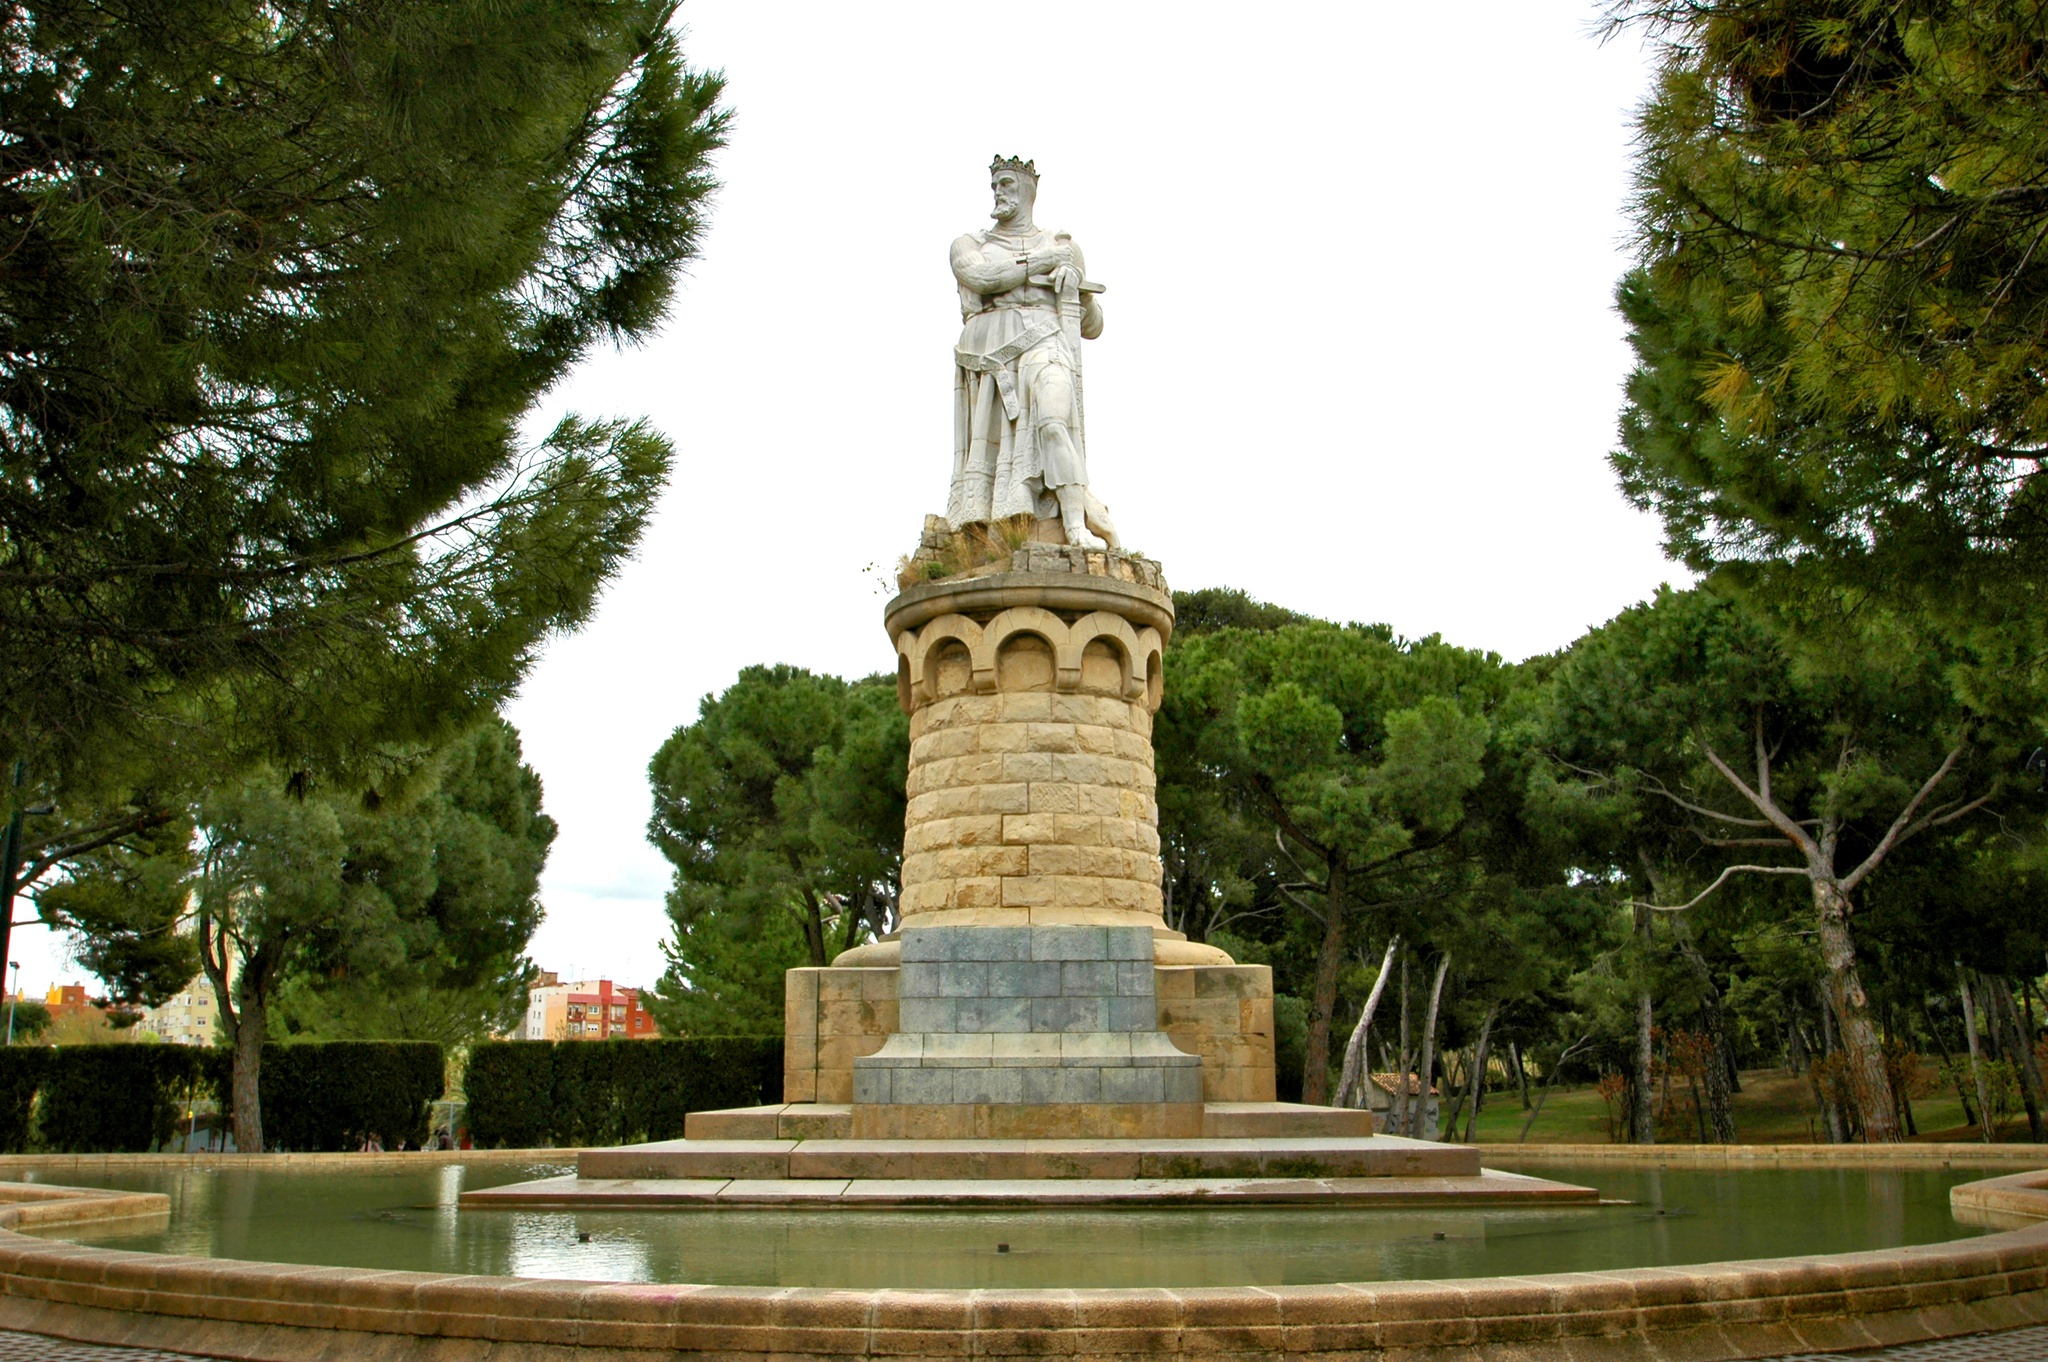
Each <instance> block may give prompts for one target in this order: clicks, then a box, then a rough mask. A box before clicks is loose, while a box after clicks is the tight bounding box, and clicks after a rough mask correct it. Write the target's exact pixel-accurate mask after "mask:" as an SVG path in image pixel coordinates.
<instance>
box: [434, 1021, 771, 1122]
mask: <svg viewBox="0 0 2048 1362" xmlns="http://www.w3.org/2000/svg"><path fill="white" fill-rule="evenodd" d="M463 1086H464V1092H465V1094H466V1095H467V1097H468V1099H469V1128H470V1134H471V1136H472V1138H473V1139H474V1140H475V1141H476V1143H477V1145H478V1146H479V1147H482V1148H510V1149H537V1148H544V1147H549V1146H556V1147H564V1146H586V1145H615V1144H629V1143H635V1142H638V1141H643V1140H668V1139H677V1138H680V1137H681V1136H682V1134H683V1118H684V1116H685V1115H686V1114H688V1113H689V1112H692V1111H717V1110H722V1109H724V1108H727V1107H748V1106H758V1105H760V1104H762V1103H765V1102H775V1101H778V1100H780V1098H781V1093H782V1042H781V1041H780V1040H779V1039H771V1038H764V1037H758V1036H691V1037H687V1038H685V1039H681V1040H670V1039H661V1040H636V1041H624V1040H622V1041H525V1040H520V1041H491V1042H487V1043H485V1044H482V1045H478V1046H477V1047H476V1048H475V1049H474V1050H473V1051H471V1052H470V1057H469V1070H468V1073H467V1075H466V1076H465V1078H464V1081H463Z"/></svg>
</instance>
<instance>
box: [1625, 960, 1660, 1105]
mask: <svg viewBox="0 0 2048 1362" xmlns="http://www.w3.org/2000/svg"><path fill="white" fill-rule="evenodd" d="M1655 1021H1656V1018H1655V1016H1654V1014H1653V1013H1652V1011H1651V1007H1650V991H1649V990H1648V989H1644V990H1643V991H1642V992H1640V993H1638V994H1637V995H1636V1055H1635V1061H1636V1062H1635V1073H1634V1075H1633V1081H1632V1082H1631V1083H1630V1084H1629V1112H1628V1123H1629V1136H1630V1138H1631V1139H1633V1140H1634V1141H1635V1142H1636V1143H1637V1144H1655V1143H1657V1115H1656V1111H1655V1108H1654V1106H1653V1103H1652V1097H1653V1094H1652V1092H1651V1087H1650V1073H1651V1064H1650V1061H1651V1058H1652V1055H1651V1052H1650V1045H1651V1033H1652V1031H1653V1030H1654V1029H1655Z"/></svg>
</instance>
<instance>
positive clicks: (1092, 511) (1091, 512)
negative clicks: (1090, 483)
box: [1081, 487, 1124, 549]
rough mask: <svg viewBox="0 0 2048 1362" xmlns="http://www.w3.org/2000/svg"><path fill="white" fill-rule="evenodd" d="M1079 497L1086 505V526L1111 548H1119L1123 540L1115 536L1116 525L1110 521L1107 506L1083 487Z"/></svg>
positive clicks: (1122, 544)
mask: <svg viewBox="0 0 2048 1362" xmlns="http://www.w3.org/2000/svg"><path fill="white" fill-rule="evenodd" d="M1081 497H1082V500H1083V502H1084V504H1085V506H1086V508H1087V509H1086V512H1085V523H1086V524H1087V526H1088V528H1089V529H1091V530H1093V531H1095V533H1097V534H1099V535H1101V536H1102V540H1103V542H1104V543H1106V544H1108V545H1109V546H1110V547H1111V548H1113V549H1120V548H1122V547H1123V546H1124V541H1123V540H1121V539H1119V538H1117V534H1116V526H1115V525H1113V524H1111V523H1110V519H1109V507H1107V506H1104V505H1103V504H1102V503H1101V502H1099V501H1097V500H1096V499H1095V494H1094V493H1093V492H1091V491H1089V490H1088V489H1087V488H1085V487H1083V488H1082V489H1081Z"/></svg>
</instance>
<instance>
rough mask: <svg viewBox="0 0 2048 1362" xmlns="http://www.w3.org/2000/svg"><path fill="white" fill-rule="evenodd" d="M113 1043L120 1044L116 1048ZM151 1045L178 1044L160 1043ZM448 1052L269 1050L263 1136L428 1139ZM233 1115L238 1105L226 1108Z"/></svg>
mask: <svg viewBox="0 0 2048 1362" xmlns="http://www.w3.org/2000/svg"><path fill="white" fill-rule="evenodd" d="M110 1048H112V1047H110ZM147 1048H151V1049H171V1048H174V1047H171V1046H152V1047H147ZM443 1063H444V1056H443V1052H442V1049H441V1047H440V1046H439V1045H436V1044H433V1043H432V1042H428V1041H333V1042H329V1043H325V1044H322V1043H318V1042H309V1041H299V1042H295V1043H293V1044H289V1045H266V1046H264V1047H263V1079H262V1082H263V1087H262V1101H263V1135H264V1139H265V1140H266V1141H267V1142H268V1146H269V1147H270V1148H273V1149H291V1150H350V1149H357V1148H360V1147H361V1145H362V1143H363V1140H364V1138H365V1137H367V1136H370V1135H376V1136H378V1137H379V1138H380V1139H381V1140H382V1142H383V1145H384V1147H385V1148H386V1149H396V1148H397V1147H398V1141H399V1140H401V1139H403V1140H404V1141H406V1143H407V1144H408V1145H409V1146H411V1147H412V1148H415V1149H417V1148H419V1147H420V1145H421V1144H423V1143H424V1142H425V1141H426V1138H427V1117H428V1110H427V1108H428V1104H429V1103H431V1102H432V1101H434V1099H435V1098H437V1097H439V1096H440V1095H441V1088H442V1073H443ZM223 1114H224V1115H229V1116H231V1115H232V1114H233V1112H232V1105H231V1104H230V1105H229V1106H228V1107H227V1109H226V1110H224V1112H223Z"/></svg>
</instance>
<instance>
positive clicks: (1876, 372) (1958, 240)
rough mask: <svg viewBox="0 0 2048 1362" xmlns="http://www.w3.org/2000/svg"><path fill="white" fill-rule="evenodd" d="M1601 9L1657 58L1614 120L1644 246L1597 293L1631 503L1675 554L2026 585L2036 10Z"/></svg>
mask: <svg viewBox="0 0 2048 1362" xmlns="http://www.w3.org/2000/svg"><path fill="white" fill-rule="evenodd" d="M1612 10H1613V13H1614V14H1615V16H1616V18H1617V20H1618V21H1619V22H1632V23H1635V24H1637V25H1638V26H1639V27H1641V28H1642V29H1643V30H1644V32H1645V33H1646V35H1647V36H1649V37H1650V38H1651V39H1652V40H1653V41H1654V42H1655V43H1656V51H1657V52H1658V54H1659V59H1660V60H1659V67H1660V70H1659V79H1658V85H1657V90H1656V93H1655V95H1654V97H1653V98H1652V99H1651V100H1650V102H1649V103H1648V104H1647V105H1646V106H1645V107H1644V110H1643V112H1642V115H1641V140H1640V146H1641V151H1640V153H1639V159H1638V179H1639V183H1640V186H1641V188H1640V191H1639V197H1638V201H1637V209H1636V216H1637V220H1638V224H1639V229H1640V233H1641V236H1640V240H1641V244H1642V249H1643V255H1644V264H1643V266H1642V268H1640V269H1638V270H1637V271H1635V272H1633V273H1631V274H1630V276H1629V277H1628V278H1627V280H1625V281H1624V283H1623V284H1622V286H1621V290H1620V302H1621V309H1622V312H1623V314H1624V315H1625V316H1626V317H1627V319H1628V322H1629V325H1630V329H1631V341H1632V343H1633V344H1634V346H1635V349H1636V353H1637V368H1636V371H1635V373H1634V375H1633V377H1632V378H1631V379H1630V382H1629V385H1628V407H1627V410H1626V412H1625V414H1624V416H1623V421H1622V442H1623V449H1622V451H1621V452H1620V453H1618V454H1617V455H1616V456H1615V466H1616V468H1617V470H1618V471H1619V472H1620V474H1621V477H1622V482H1623V486H1624V487H1625V488H1626V489H1627V491H1628V493H1629V495H1630V496H1631V498H1632V499H1634V500H1635V501H1636V502H1637V503H1638V504H1640V505H1643V506H1646V507H1650V508H1653V509H1655V510H1656V511H1658V512H1659V513H1660V514H1661V515H1662V516H1663V518H1664V523H1665V530H1666V538H1667V544H1668V545H1669V547H1670V549H1671V551H1672V552H1673V553H1674V554H1675V555H1677V556H1680V557H1682V558H1684V559H1685V561H1686V562H1688V563H1689V564H1691V565H1692V566H1693V567H1695V568H1698V569H1702V570H1704V569H1708V568H1711V567H1713V566H1716V565H1718V564H1723V563H1741V562H1755V561H1761V560H1769V559H1790V558H1796V557H1817V558H1818V559H1819V560H1821V561H1824V562H1826V563H1827V564H1828V565H1829V566H1830V567H1831V568H1832V569H1833V570H1835V571H1839V572H1851V573H1854V574H1855V575H1856V576H1857V577H1858V578H1859V580H1862V581H1864V582H1865V583H1867V584H1869V585H1875V586H1880V587H1881V588H1883V589H1885V590H1906V591H1910V592H1915V593H1925V594H1928V595H1932V596H1936V597H1941V598H1946V599H1947V600H1949V601H1950V602H1951V603H1958V604H1973V608H1978V607H1982V606H1983V605H1984V604H1985V603H1984V602H1981V601H1979V602H1974V603H1971V600H1970V598H1971V595H1972V593H1973V592H1975V591H1978V590H1989V591H1991V592H1992V593H1993V594H1994V595H1999V594H2001V593H2002V592H2003V591H2004V590H2005V589H2006V588H2007V587H2009V586H2010V585H2011V583H2010V580H2009V579H2010V575H2011V574H2012V573H2013V572H2014V571H2015V570H2019V571H2023V572H2025V573H2026V574H2027V575H2028V576H2029V577H2037V576H2038V574H2039V572H2040V570H2041V568H2042V567H2043V566H2044V565H2048V557H2044V554H2048V534H2044V529H2048V521H2044V519H2043V515H2042V505H2041V499H2042V496H2043V495H2044V490H2048V489H2044V487H2043V485H2042V484H2041V481H2040V475H2039V473H2038V471H2037V469H2038V462H2037V460H2036V458H2035V455H2036V454H2037V452H2038V451H2039V449H2040V448H2041V445H2042V443H2043V441H2044V439H2048V329H2044V322H2048V257H2044V254H2043V253H2042V252H2041V251H2040V250H2038V249H2037V247H2038V246H2039V244H2040V240H2041V236H2042V233H2043V231H2044V230H2048V194H2044V193H2043V191H2042V189H2041V186H2042V184H2043V182H2044V175H2048V107H2044V105H2043V102H2042V101H2041V99H2040V97H2039V91H2038V89H2037V80H2036V77H2037V74H2038V69H2037V66H2038V61H2039V53H2038V45H2039V41H2040V33H2041V27H2040V25H2041V14H2040V8H2039V6H2038V4H2036V3H2033V0H1932V2H1931V3H1925V4H1916V5H1911V6H1901V5H1897V4H1892V3H1889V2H1888V0H1831V2H1830V3H1827V4H1824V5H1815V4H1814V3H1812V0H1704V2H1703V3H1696V4H1674V3H1666V0H1620V3H1616V4H1614V5H1613V6H1612ZM2001 578H2004V579H2006V580H2004V581H2001V580H2000V579H2001ZM2022 608H2024V607H2022Z"/></svg>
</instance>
